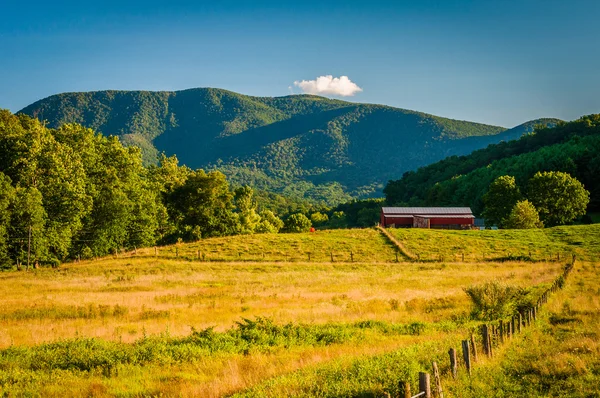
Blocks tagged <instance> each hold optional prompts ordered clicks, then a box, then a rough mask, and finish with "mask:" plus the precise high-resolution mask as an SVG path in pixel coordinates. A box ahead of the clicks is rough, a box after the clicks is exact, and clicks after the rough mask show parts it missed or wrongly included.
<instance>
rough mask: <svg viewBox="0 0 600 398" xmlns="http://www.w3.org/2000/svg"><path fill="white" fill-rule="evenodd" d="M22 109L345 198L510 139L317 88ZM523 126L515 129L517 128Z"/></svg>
mask: <svg viewBox="0 0 600 398" xmlns="http://www.w3.org/2000/svg"><path fill="white" fill-rule="evenodd" d="M21 112H22V113H25V114H28V115H30V116H33V117H37V118H38V119H40V120H46V121H47V122H48V126H49V127H54V128H56V127H58V126H60V125H62V124H64V123H79V124H82V125H84V126H86V127H90V128H92V129H94V130H96V131H100V132H102V133H104V134H106V135H118V136H120V139H121V141H122V142H123V143H125V144H126V145H135V146H138V147H140V148H141V149H142V153H143V158H144V161H145V163H146V164H151V163H154V162H155V161H156V158H157V154H158V153H159V152H165V153H166V154H167V155H172V154H176V155H177V157H178V158H179V160H180V161H181V162H182V163H183V164H186V165H188V166H190V167H192V168H197V167H203V168H206V169H213V168H218V169H219V170H222V171H223V172H224V173H225V174H226V175H227V176H228V177H229V179H230V180H231V181H232V183H233V184H236V185H241V184H250V185H252V186H254V187H256V188H258V189H263V190H268V191H271V192H277V193H283V194H285V195H288V196H290V197H296V198H308V199H311V200H313V201H322V202H327V203H330V204H332V203H340V202H343V201H345V200H348V199H350V198H351V197H366V196H369V195H373V194H374V193H377V192H379V191H380V190H381V189H382V188H383V184H384V183H385V182H386V181H388V180H389V179H394V178H398V176H401V175H402V173H404V172H405V171H407V170H414V169H416V168H417V167H420V166H423V165H426V164H429V163H432V162H434V161H437V160H440V159H443V158H445V157H447V156H451V155H462V154H467V153H470V152H471V151H473V150H475V149H479V148H482V147H485V146H486V145H488V144H490V143H496V142H498V141H500V140H502V139H509V138H507V137H510V132H511V130H506V129H505V128H502V127H496V126H489V125H484V124H478V123H470V122H465V121H457V120H451V119H445V118H441V117H436V116H432V115H428V114H424V113H420V112H415V111H409V110H403V109H398V108H393V107H389V106H383V105H372V104H358V103H351V102H345V101H340V100H332V99H327V98H323V97H318V96H312V95H290V96H285V97H275V98H271V97H251V96H246V95H241V94H237V93H233V92H230V91H226V90H220V89H213V88H198V89H190V90H183V91H175V92H149V91H97V92H86V93H64V94H58V95H53V96H51V97H48V98H46V99H43V100H40V101H37V102H36V103H34V104H32V105H30V106H28V107H26V108H24V109H23V110H22V111H21ZM513 133H514V134H518V132H513Z"/></svg>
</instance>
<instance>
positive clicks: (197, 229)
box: [168, 170, 238, 241]
mask: <svg viewBox="0 0 600 398" xmlns="http://www.w3.org/2000/svg"><path fill="white" fill-rule="evenodd" d="M168 201H169V202H170V203H171V206H170V207H169V211H170V214H169V216H170V217H171V219H172V220H174V221H175V224H176V226H177V230H178V231H179V232H178V234H179V235H180V236H181V237H183V239H184V240H188V241H193V240H198V239H201V238H205V237H209V236H222V235H232V234H234V233H236V232H237V230H238V222H237V217H236V215H235V214H234V213H233V212H232V210H233V207H234V205H233V195H232V193H231V192H230V191H229V184H228V183H227V180H226V178H225V176H224V175H223V174H222V173H220V172H218V171H211V172H209V173H206V172H205V171H204V170H196V171H193V172H192V173H191V174H190V175H189V176H188V178H187V180H186V181H185V182H184V183H183V185H181V186H178V187H176V188H175V189H174V190H173V192H172V193H171V194H169V196H168Z"/></svg>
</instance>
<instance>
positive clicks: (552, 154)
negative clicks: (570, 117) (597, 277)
mask: <svg viewBox="0 0 600 398" xmlns="http://www.w3.org/2000/svg"><path fill="white" fill-rule="evenodd" d="M544 121H545V123H547V124H549V125H552V124H554V122H555V123H556V124H555V127H552V128H542V129H537V130H536V131H535V133H533V134H529V135H524V136H522V137H521V138H520V139H519V140H514V141H510V142H501V143H499V144H496V145H490V146H488V147H487V148H485V149H480V150H477V151H474V152H473V153H472V154H470V155H468V156H452V157H449V158H446V159H444V160H442V161H440V162H437V163H433V164H431V165H429V166H426V167H422V168H420V169H418V170H417V171H410V172H407V173H405V174H404V175H403V176H402V178H401V179H399V180H396V181H390V182H389V183H388V185H387V186H386V188H385V189H384V192H385V194H386V200H387V202H388V203H389V204H390V205H402V204H409V205H411V206H432V205H435V206H471V207H472V208H473V210H474V211H475V212H476V213H479V212H480V211H481V210H482V202H481V197H482V195H483V194H484V193H485V192H486V191H487V189H488V187H489V184H490V183H491V182H492V181H493V180H494V179H495V178H497V177H499V176H501V175H507V174H508V175H512V176H514V177H515V178H516V180H517V183H518V184H519V185H520V186H522V187H525V186H526V183H527V180H528V179H529V178H531V177H532V176H533V175H534V174H535V173H536V172H538V171H563V172H568V173H570V174H571V175H573V176H574V177H576V178H578V179H579V180H580V181H581V182H582V183H583V184H584V186H585V187H586V189H588V190H589V191H590V193H591V201H590V205H589V210H590V211H598V210H599V209H600V179H599V178H598V176H599V175H600V115H590V116H585V117H582V118H581V119H579V120H576V121H574V122H569V123H565V122H561V121H556V120H554V121H553V120H548V119H544ZM525 128H527V126H525ZM521 130H522V129H521ZM503 134H505V133H503ZM503 134H500V135H503Z"/></svg>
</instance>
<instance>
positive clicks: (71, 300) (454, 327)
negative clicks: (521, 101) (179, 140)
mask: <svg viewBox="0 0 600 398" xmlns="http://www.w3.org/2000/svg"><path fill="white" fill-rule="evenodd" d="M570 228H579V227H570ZM565 231H566V232H565ZM599 231H600V229H599V228H597V227H595V226H592V227H587V228H586V229H581V230H576V231H575V232H572V230H570V229H566V230H560V229H559V230H555V231H551V232H547V233H545V234H544V237H543V239H545V240H544V242H545V243H544V244H545V245H546V246H544V247H545V249H543V250H547V248H548V247H550V248H553V249H557V250H556V252H558V251H560V252H562V253H576V254H577V255H578V256H581V257H582V258H583V257H585V256H587V257H588V260H586V261H585V262H582V263H581V264H582V265H581V267H580V268H579V269H578V272H579V273H578V274H577V275H579V276H578V278H579V279H577V280H578V281H583V282H581V283H584V284H585V283H586V280H585V278H582V277H581V272H583V270H585V272H587V273H589V274H590V275H592V274H594V272H596V271H597V263H596V262H595V261H594V259H595V257H594V256H596V255H597V250H598V248H597V247H596V243H597V242H598V241H596V240H595V237H597V236H598V234H599ZM393 232H394V233H395V234H396V236H398V237H399V238H400V239H401V240H402V242H403V244H405V245H406V246H407V247H408V248H409V249H410V250H411V251H413V252H417V251H420V252H422V253H424V254H425V253H431V255H432V257H433V256H435V255H438V256H439V255H440V253H441V255H442V257H444V259H445V261H441V262H440V261H438V262H396V261H395V258H396V249H395V247H393V246H392V245H391V244H390V243H389V242H387V241H386V239H385V238H383V237H382V235H381V234H379V233H378V232H377V231H375V230H373V229H364V230H340V231H319V232H318V233H316V234H281V235H254V236H237V237H229V238H214V239H206V240H203V241H201V242H198V243H195V244H186V245H179V246H170V247H164V248H158V256H156V257H155V256H154V248H148V249H137V250H136V251H135V252H136V253H134V252H129V253H127V254H121V255H119V256H118V257H111V258H103V259H98V260H94V261H82V262H78V263H69V264H63V265H61V267H60V268H58V269H37V270H33V271H30V272H5V273H0V289H1V294H2V297H3V300H2V301H1V302H0V321H1V325H2V326H1V328H0V348H2V351H0V382H1V383H0V385H1V386H2V387H0V391H2V392H3V393H6V394H9V396H10V395H15V396H18V395H27V394H29V395H34V396H35V395H36V394H37V395H40V396H123V397H125V396H149V395H150V396H151V395H157V396H158V395H160V394H162V395H163V396H214V397H216V396H223V395H228V394H233V393H243V392H244V391H245V390H247V389H250V390H248V391H247V394H249V395H250V396H263V395H265V394H266V395H271V396H288V395H313V396H315V395H316V396H319V395H320V396H323V395H326V396H327V395H329V396H347V395H344V394H345V393H339V394H337V395H336V394H334V393H331V392H329V393H324V392H322V393H318V390H314V389H311V388H312V387H311V385H308V384H307V383H309V382H308V381H310V380H318V378H316V379H315V376H314V375H315V374H320V372H322V371H321V370H320V369H321V368H324V369H326V370H327V372H334V371H337V372H338V373H340V372H341V373H342V374H343V373H344V369H345V367H348V366H355V365H353V364H355V363H356V361H359V362H360V361H363V360H365V358H367V359H368V358H378V357H379V356H382V355H383V356H385V355H390V353H392V354H393V353H398V352H403V351H402V350H404V349H415V348H414V347H418V346H419V345H420V344H429V343H428V342H432V341H437V342H440V344H442V343H441V342H445V341H450V340H453V339H458V338H460V336H463V335H464V334H465V333H468V331H469V330H471V329H470V328H472V327H473V325H472V321H470V320H469V312H470V302H469V300H468V298H467V296H466V295H465V293H464V291H463V289H464V288H465V287H467V286H469V285H473V284H479V283H482V282H485V281H491V280H499V281H502V282H505V283H507V284H511V285H515V286H523V287H532V286H533V287H534V286H546V285H548V284H549V283H550V282H551V281H553V280H554V278H555V277H556V276H557V275H558V274H559V272H560V269H561V267H562V266H563V265H564V262H562V261H561V262H557V261H539V262H532V261H503V262H500V261H476V260H475V257H477V256H478V253H481V252H482V251H485V252H486V253H488V256H489V258H488V259H487V260H489V259H490V258H493V257H498V258H500V257H504V256H506V248H507V247H510V248H513V249H514V248H519V247H521V248H522V247H527V248H529V247H532V243H533V240H534V239H537V240H540V241H541V240H542V236H541V235H540V236H538V235H535V238H531V239H530V240H529V241H525V240H524V235H519V234H518V233H516V231H509V232H513V234H512V235H510V234H501V233H499V232H504V231H489V232H488V231H469V232H455V231H416V230H396V231H393ZM480 232H481V234H479V233H480ZM487 233H496V235H495V237H496V238H495V239H496V241H494V239H493V238H490V237H489V236H488V235H487ZM565 236H566V237H565ZM511 239H512V240H511ZM480 241H483V242H485V244H484V243H481V242H480ZM490 242H492V243H490ZM573 242H575V243H576V244H572V243H573ZM458 245H461V246H460V250H463V251H467V249H472V250H471V251H469V253H471V252H472V253H473V258H472V259H471V260H468V259H467V260H466V261H465V262H462V261H461V260H462V259H461V258H456V257H452V256H451V255H450V254H451V253H454V252H455V251H456V250H458V249H457V247H458ZM519 245H520V246H519ZM533 247H534V248H535V247H536V246H533ZM543 250H541V249H540V252H542V251H543ZM308 252H310V253H312V255H311V261H310V262H309V261H308V257H306V258H305V255H306V253H308ZM350 252H352V253H353V255H352V256H353V257H350V255H349V253H350ZM176 253H177V255H178V256H179V257H175V254H176ZM198 253H205V257H202V254H201V255H200V260H199V259H198ZM319 253H321V254H319ZM331 253H333V254H334V262H331ZM263 254H264V257H263ZM564 255H566V254H563V256H564ZM532 257H533V256H532ZM202 259H204V261H201V260H202ZM351 259H353V261H351ZM482 260H483V259H482ZM539 260H541V258H540V259H539ZM596 279H597V278H596ZM596 279H594V278H592V279H591V280H592V281H593V282H590V283H591V286H587V287H586V289H583V287H581V289H579V290H578V295H576V297H573V298H569V299H568V301H569V303H570V304H569V305H570V308H571V309H577V310H579V309H580V308H581V307H583V306H586V305H587V306H589V307H590V308H591V311H594V314H596V315H593V316H597V314H598V293H600V290H599V288H600V285H598V284H597V283H596V282H597V280H596ZM582 286H585V285H582ZM568 292H569V290H566V291H565V293H561V294H568ZM553 300H554V301H553V302H552V303H551V305H552V306H553V307H551V308H555V307H556V308H558V309H561V308H563V307H562V306H564V300H567V299H566V298H565V299H564V300H563V299H561V298H559V297H557V298H556V299H553ZM559 300H563V303H562V304H561V303H559ZM556 308H555V309H556ZM257 317H266V318H268V319H270V320H271V321H272V322H273V323H274V324H276V325H286V324H293V325H305V326H306V328H311V327H313V326H311V325H321V327H323V328H330V329H331V330H334V332H331V333H334V334H335V333H341V335H342V336H343V338H340V339H339V340H335V339H334V341H333V342H330V343H323V344H321V343H319V344H308V343H307V344H304V343H303V342H302V338H300V339H299V340H293V341H292V342H286V343H281V344H279V343H265V344H263V343H261V344H262V345H256V347H255V346H253V345H252V344H249V345H248V347H249V348H247V349H244V350H242V351H239V350H238V351H236V350H234V349H229V348H223V347H220V346H219V347H217V348H214V349H213V348H211V349H210V350H209V351H207V352H206V353H205V354H202V355H199V354H198V355H196V354H194V355H191V354H190V355H188V356H186V355H184V354H182V353H181V352H180V351H177V355H175V354H173V352H174V351H173V348H172V347H173V346H178V347H179V345H181V344H183V343H181V344H180V341H183V340H181V339H186V338H187V337H188V336H190V335H193V333H194V332H195V331H201V330H205V329H207V328H213V329H212V330H213V331H214V332H215V333H217V334H219V335H221V334H226V333H231V331H232V330H234V329H235V328H236V327H237V323H238V322H243V319H251V320H252V319H257ZM365 321H373V322H381V323H382V324H381V325H379V324H374V325H375V326H373V325H371V324H369V323H368V322H367V323H365ZM594 322H596V323H593V322H591V323H590V325H589V326H591V325H592V324H595V325H597V318H594ZM414 324H417V326H418V327H419V328H422V330H421V329H419V331H417V332H416V333H412V332H406V330H409V331H410V330H412V329H411V327H412V326H410V325H414ZM364 325H367V326H364ZM402 325H404V326H402ZM406 325H408V326H406ZM419 325H421V326H419ZM409 326H410V327H409ZM587 326H588V325H587V324H586V327H587ZM303 327H304V326H303ZM407 327H408V329H407ZM311 333H312V332H311ZM319 333H320V332H319ZM327 333H330V332H327ZM532 333H533V332H532ZM87 338H94V339H97V341H99V342H106V343H102V344H113V345H110V347H109V348H110V350H113V351H115V350H116V351H115V352H117V351H119V350H124V351H127V350H129V348H128V347H136V348H135V349H136V350H138V348H137V347H140V346H143V345H144V342H146V343H147V342H148V341H150V342H152V341H156V342H157V343H156V345H157V346H161V347H162V345H164V346H165V347H166V348H165V352H164V353H162V354H161V355H162V356H160V355H159V356H157V354H156V353H153V354H152V355H154V356H152V358H151V359H148V360H145V359H139V358H138V357H136V359H135V360H131V359H128V360H122V361H121V362H119V361H117V362H116V363H115V364H114V366H115V369H118V372H116V373H117V374H115V373H112V371H109V373H108V374H107V373H106V372H104V373H103V370H102V369H101V368H97V369H96V368H92V369H91V370H81V369H83V368H85V367H82V366H81V365H77V366H79V367H76V368H73V367H72V366H71V365H69V363H66V364H64V366H63V365H60V366H62V367H61V368H60V369H54V368H44V367H43V366H41V365H40V366H36V365H35V355H38V354H36V353H40V352H41V353H43V355H45V357H44V358H46V356H48V355H50V354H48V353H49V352H51V353H52V355H54V356H56V355H58V354H55V351H56V350H58V351H56V352H59V351H60V350H62V349H63V348H60V347H62V346H60V347H59V348H60V349H59V348H56V346H54V345H52V343H54V342H59V345H60V344H66V346H67V348H66V352H67V354H68V353H69V352H71V351H69V350H71V348H68V347H70V346H69V344H75V343H72V342H78V341H81V340H82V339H87ZM591 338H592V339H596V338H597V336H594V337H591ZM152 339H155V340H152ZM94 341H96V340H94ZM595 341H596V340H595ZM140 342H141V343H140ZM48 344H50V345H48ZM211 344H212V343H211ZM215 344H216V343H215ZM236 344H237V343H236ZM244 344H246V343H245V342H244ZM257 344H258V343H257ZM595 344H596V345H595V347H597V342H596V343H595ZM515 345H516V343H515ZM114 347H116V348H114ZM186 347H188V346H186ZM211 347H212V346H211ZM109 348H107V350H109ZM186 349H189V347H188V348H186ZM15 350H16V351H15ZM36 350H38V351H36ZM140 350H141V349H140ZM169 350H171V351H169ZM444 350H447V348H444ZM506 350H510V348H507V349H506ZM100 351H102V350H99V352H100ZM113 351H110V352H113ZM138 351H139V350H138ZM138 351H136V354H135V355H138V356H139V355H142V354H140V353H139V352H142V351H139V352H138ZM60 352H61V353H62V354H60V355H65V354H64V352H63V351H60ZM94 352H95V351H94ZM102 352H103V351H102ZM203 352H204V351H203ZM39 355H41V354H39ZM69 355H71V354H69ZM73 355H74V354H73ZM98 355H100V354H98ZM102 355H104V354H102ZM107 355H108V354H107ZM111 355H112V354H111ZM115 355H116V357H117V358H118V357H119V355H120V354H119V355H117V354H115ZM507 355H508V354H507ZM23 358H30V359H28V360H27V361H29V362H27V361H26V360H25V359H23ZM31 358H33V359H31ZM52 358H53V359H52V361H55V362H52V361H50V360H48V361H49V362H48V363H59V364H61V363H63V362H60V361H59V360H58V359H56V358H55V357H52ZM111 358H112V357H111ZM181 358H191V359H181ZM56 361H59V362H56ZM61 361H62V359H61ZM111 361H113V360H112V359H111ZM496 361H498V362H501V361H502V359H501V358H498V359H497V360H496ZM17 363H18V364H19V365H15V364H17ZM102 363H104V362H102ZM60 366H59V367H60ZM112 366H113V364H112V362H111V369H112ZM490 366H491V365H490ZM86 369H87V368H86ZM332 369H333V370H332ZM315 372H316V373H315ZM327 372H326V373H327ZM492 373H493V372H492ZM327 374H329V373H327ZM331 377H333V378H335V377H334V376H331ZM336 377H337V376H336ZM342 379H343V378H342ZM299 380H300V381H299ZM302 380H304V382H301V381H302ZM315 383H318V382H317V381H315ZM331 385H332V386H335V382H333V381H332V382H331ZM364 386H365V387H364V388H365V389H366V390H365V391H366V392H369V391H372V394H374V395H373V396H379V395H378V393H377V392H376V391H377V388H376V387H369V386H370V384H369V383H367V382H365V384H364ZM313 387H314V386H313ZM454 388H455V390H456V391H458V387H454ZM253 391H254V392H253ZM266 391H272V394H267V393H266ZM315 391H317V392H315ZM351 395H352V394H351ZM367 396H369V395H367Z"/></svg>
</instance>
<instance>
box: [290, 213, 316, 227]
mask: <svg viewBox="0 0 600 398" xmlns="http://www.w3.org/2000/svg"><path fill="white" fill-rule="evenodd" d="M311 226H312V224H311V222H310V220H309V219H308V217H306V216H305V215H304V214H302V213H296V214H292V215H291V216H289V217H288V218H287V219H286V220H285V227H284V228H285V231H286V232H308V231H309V230H310V227H311Z"/></svg>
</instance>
